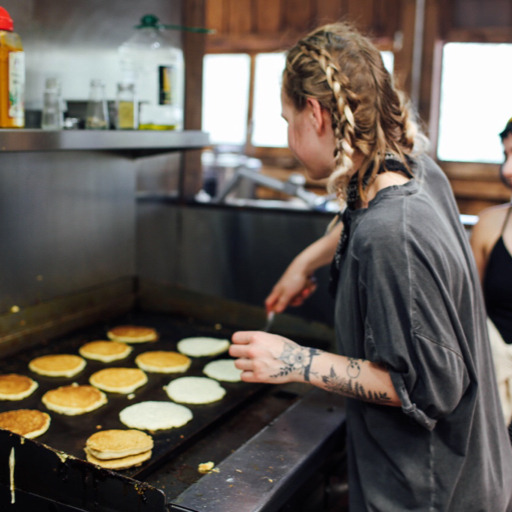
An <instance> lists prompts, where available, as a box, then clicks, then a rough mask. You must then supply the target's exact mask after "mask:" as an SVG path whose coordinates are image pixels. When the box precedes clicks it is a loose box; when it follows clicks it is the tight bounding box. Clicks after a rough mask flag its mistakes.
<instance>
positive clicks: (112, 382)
mask: <svg viewBox="0 0 512 512" xmlns="http://www.w3.org/2000/svg"><path fill="white" fill-rule="evenodd" d="M147 381H148V377H147V375H146V374H145V373H144V372H143V371H142V370H141V369H140V368H105V369H104V370H99V371H97V372H95V373H93V374H92V375H91V376H90V377H89V382H90V383H91V384H92V385H93V386H96V387H97V388H99V389H102V390H103V391H110V392H111V393H131V392H132V391H135V390H136V389H137V388H139V387H140V386H143V385H144V384H146V382H147Z"/></svg>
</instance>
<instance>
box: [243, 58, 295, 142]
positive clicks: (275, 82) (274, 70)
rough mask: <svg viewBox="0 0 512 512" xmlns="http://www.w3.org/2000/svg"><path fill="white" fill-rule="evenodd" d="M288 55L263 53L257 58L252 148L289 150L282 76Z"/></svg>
mask: <svg viewBox="0 0 512 512" xmlns="http://www.w3.org/2000/svg"><path fill="white" fill-rule="evenodd" d="M285 59H286V55H285V54H284V53H260V54H258V55H257V56H256V64H255V68H256V71H255V80H254V107H253V132H252V145H253V146H265V147H285V146H286V145H287V143H288V141H287V127H286V121H285V120H284V119H283V118H282V117H281V77H282V74H283V69H284V65H285Z"/></svg>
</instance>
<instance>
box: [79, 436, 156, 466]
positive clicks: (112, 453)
mask: <svg viewBox="0 0 512 512" xmlns="http://www.w3.org/2000/svg"><path fill="white" fill-rule="evenodd" d="M152 449H153V439H152V437H151V436H150V435H148V434H146V433H145V432H141V431H140V430H133V429H131V430H119V429H112V430H100V431H99V432H95V433H94V434H92V435H91V436H89V438H88V439H87V441H86V442H85V451H86V453H88V454H91V455H92V456H93V457H95V458H97V459H101V460H107V459H121V458H124V457H129V456H130V455H139V454H141V453H147V452H148V451H149V452H151V450H152Z"/></svg>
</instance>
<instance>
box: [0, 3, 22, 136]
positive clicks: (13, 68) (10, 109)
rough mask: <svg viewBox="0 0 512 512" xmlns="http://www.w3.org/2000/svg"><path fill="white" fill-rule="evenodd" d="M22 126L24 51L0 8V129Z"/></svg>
mask: <svg viewBox="0 0 512 512" xmlns="http://www.w3.org/2000/svg"><path fill="white" fill-rule="evenodd" d="M24 126H25V54H24V52H23V46H22V44H21V38H20V36H19V35H18V34H16V33H15V32H14V24H13V22H12V19H11V17H10V15H9V13H8V12H7V11H6V10H5V9H4V8H3V7H0V128H23V127H24Z"/></svg>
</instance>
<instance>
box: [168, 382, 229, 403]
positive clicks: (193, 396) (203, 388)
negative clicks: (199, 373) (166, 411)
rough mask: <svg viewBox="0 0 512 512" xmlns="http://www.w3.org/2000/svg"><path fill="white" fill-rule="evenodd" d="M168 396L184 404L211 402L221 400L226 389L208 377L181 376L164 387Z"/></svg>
mask: <svg viewBox="0 0 512 512" xmlns="http://www.w3.org/2000/svg"><path fill="white" fill-rule="evenodd" d="M164 389H165V392H166V393H167V396H168V397H169V398H170V399H171V400H173V401H174V402H178V403H183V404H209V403H212V402H217V401H218V400H221V399H222V398H223V396H224V395H225V394H226V390H225V389H224V388H223V387H222V386H221V385H220V384H219V383H218V382H217V381H216V380H213V379H209V378H207V377H180V378H179V379H175V380H171V382H169V384H167V386H165V387H164Z"/></svg>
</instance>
